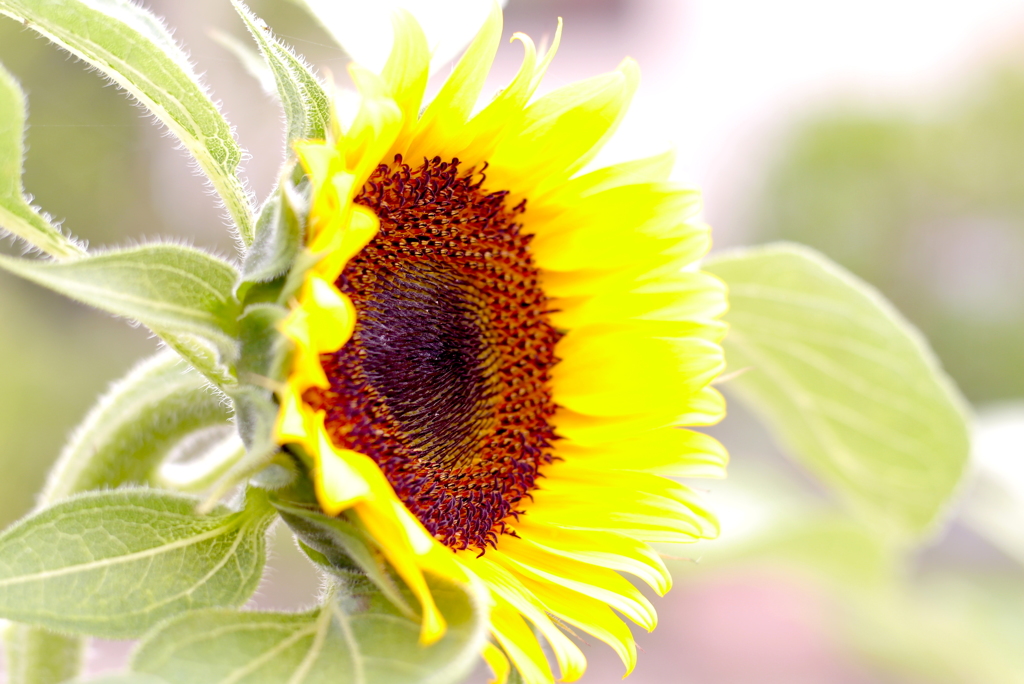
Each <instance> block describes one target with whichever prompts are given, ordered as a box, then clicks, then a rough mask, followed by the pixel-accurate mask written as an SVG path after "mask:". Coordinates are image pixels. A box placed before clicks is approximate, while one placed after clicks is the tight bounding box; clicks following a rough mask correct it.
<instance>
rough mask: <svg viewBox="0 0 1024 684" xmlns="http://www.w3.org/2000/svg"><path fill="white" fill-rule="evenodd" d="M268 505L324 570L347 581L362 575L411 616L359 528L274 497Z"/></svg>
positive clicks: (343, 519) (345, 520)
mask: <svg viewBox="0 0 1024 684" xmlns="http://www.w3.org/2000/svg"><path fill="white" fill-rule="evenodd" d="M271 503H273V505H274V507H275V508H277V511H278V513H280V514H281V518H282V519H283V520H284V521H285V523H286V524H287V525H288V527H290V528H291V530H292V532H294V533H295V536H296V537H297V538H298V539H299V543H300V544H301V545H302V546H303V547H304V548H303V551H305V552H306V555H307V556H309V557H310V558H311V559H313V561H314V562H316V563H318V564H320V565H321V566H322V567H323V569H324V570H326V571H327V572H329V573H331V574H332V575H335V576H336V577H339V578H342V579H346V580H351V579H352V577H353V575H357V576H358V575H365V577H366V579H368V580H370V581H371V582H372V583H373V584H374V586H376V588H377V589H378V590H379V591H380V592H381V593H382V594H383V595H384V596H385V597H386V598H387V599H388V600H389V601H391V603H392V604H394V606H395V608H396V609H397V610H398V611H399V612H401V613H402V614H404V615H406V616H412V615H413V611H412V608H411V607H410V604H409V602H408V601H406V600H405V597H404V596H403V595H402V592H401V590H400V589H399V588H398V583H397V582H396V581H395V579H394V578H393V577H392V576H391V573H389V572H388V566H387V563H385V562H384V559H383V558H382V557H381V555H380V553H379V552H378V551H377V550H376V549H375V548H374V546H373V543H372V542H371V541H370V539H369V538H368V537H367V535H365V534H363V532H362V530H361V529H360V528H358V527H356V526H355V525H353V524H352V523H350V522H349V521H348V520H347V519H345V518H344V517H334V518H332V517H330V516H326V515H324V514H323V513H318V512H316V511H311V510H307V509H305V508H302V507H300V506H293V505H290V504H287V503H284V502H279V501H276V500H275V499H273V498H271ZM309 550H312V551H314V552H316V553H315V554H311V553H309Z"/></svg>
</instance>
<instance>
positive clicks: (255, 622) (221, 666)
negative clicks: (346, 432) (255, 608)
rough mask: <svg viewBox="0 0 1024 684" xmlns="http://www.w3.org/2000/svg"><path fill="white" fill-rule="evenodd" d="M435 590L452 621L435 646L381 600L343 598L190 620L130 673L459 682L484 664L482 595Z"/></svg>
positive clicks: (183, 683)
mask: <svg viewBox="0 0 1024 684" xmlns="http://www.w3.org/2000/svg"><path fill="white" fill-rule="evenodd" d="M430 583H431V587H432V590H433V592H434V596H435V598H436V600H437V603H438V606H439V607H440V609H441V611H442V612H443V614H444V616H445V618H446V619H447V621H448V631H447V632H446V634H445V636H444V637H443V638H442V639H441V640H440V641H438V642H437V643H435V644H433V645H432V646H423V645H422V644H420V643H419V631H420V625H419V621H418V620H412V619H410V618H407V617H404V616H402V615H400V614H398V613H397V612H395V610H394V608H392V607H391V604H389V603H388V602H386V601H383V600H381V599H380V597H379V596H362V597H345V599H347V600H345V599H343V600H342V601H337V600H333V599H331V600H329V601H328V603H327V605H325V606H323V607H321V608H320V609H318V610H316V611H313V612H310V613H299V614H289V613H256V612H253V613H246V612H241V613H240V612H235V611H228V610H205V611H198V612H195V613H189V614H186V615H183V616H181V617H180V618H177V619H175V620H172V621H170V622H168V623H166V624H164V625H162V626H161V627H160V628H158V629H157V630H155V632H154V633H152V634H150V635H149V636H148V637H147V638H146V639H145V640H144V641H143V643H142V644H141V646H140V647H139V650H138V651H137V652H136V653H135V655H134V657H133V659H132V667H133V669H135V670H137V671H139V672H146V673H152V674H156V675H159V676H160V677H163V678H164V679H166V680H167V681H168V682H169V683H170V684H195V682H204V683H206V684H228V683H229V682H230V683H231V684H281V683H282V682H292V683H294V684H299V683H300V682H301V683H302V684H320V683H323V684H454V683H455V682H460V681H462V680H463V678H464V677H465V676H466V675H468V674H469V671H470V670H471V669H472V667H473V666H474V665H475V664H476V662H478V660H479V651H480V648H481V646H482V645H483V640H484V638H485V630H486V624H487V621H486V619H485V615H486V609H485V608H484V607H483V604H482V603H481V602H480V601H479V598H478V597H477V596H476V594H475V592H474V593H470V591H469V590H467V589H466V588H463V587H460V586H457V585H454V584H451V583H449V582H445V581H442V580H440V579H436V578H432V579H431V580H430Z"/></svg>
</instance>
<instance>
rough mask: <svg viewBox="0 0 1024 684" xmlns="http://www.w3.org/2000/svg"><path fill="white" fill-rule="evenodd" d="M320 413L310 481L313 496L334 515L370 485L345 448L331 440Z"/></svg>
mask: <svg viewBox="0 0 1024 684" xmlns="http://www.w3.org/2000/svg"><path fill="white" fill-rule="evenodd" d="M323 421H324V414H323V412H321V413H319V414H318V415H317V422H318V426H317V449H316V455H315V458H316V466H315V471H314V473H313V484H314V485H315V487H316V498H317V501H319V502H320V506H321V507H322V508H323V509H324V512H325V513H327V515H337V514H338V513H341V512H342V511H343V510H345V509H347V508H349V507H351V506H352V504H354V503H355V502H357V501H360V500H362V499H364V498H366V497H367V496H368V495H369V494H370V485H369V483H367V481H366V480H365V479H363V477H362V476H361V475H360V474H359V471H358V469H357V468H355V467H353V465H352V463H351V461H352V459H353V457H354V456H360V455H361V454H357V453H356V452H354V451H349V450H348V449H339V448H337V447H335V446H334V444H333V443H332V442H331V438H330V436H328V434H327V430H326V429H325V428H324V426H323Z"/></svg>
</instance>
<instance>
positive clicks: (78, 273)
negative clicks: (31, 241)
mask: <svg viewBox="0 0 1024 684" xmlns="http://www.w3.org/2000/svg"><path fill="white" fill-rule="evenodd" d="M2 1H3V0H0V2H2ZM0 268H3V269H4V270H7V271H10V272H11V273H14V274H16V275H19V276H21V277H23V278H25V279H27V280H31V281H32V282H34V283H36V284H38V285H42V286H43V287H46V288H49V289H51V290H54V291H55V292H59V293H61V294H63V295H66V296H68V297H70V298H72V299H75V300H77V301H80V302H83V303H85V304H90V305H92V306H95V307H96V308H98V309H103V310H104V311H107V312H110V313H112V314H115V315H117V316H125V317H127V318H131V319H134V320H137V321H139V322H141V323H143V324H144V325H146V326H147V327H149V328H151V329H152V330H153V331H154V332H156V333H157V334H166V335H167V337H168V338H169V339H167V341H168V343H169V344H171V345H172V346H173V347H174V348H175V349H176V350H177V351H179V352H181V353H182V354H183V355H184V356H185V357H186V358H187V359H188V360H189V361H192V360H193V358H195V359H196V360H197V363H196V366H197V368H199V370H207V368H206V367H210V366H211V362H210V361H209V360H208V359H206V360H204V358H203V357H204V355H206V356H208V355H209V354H210V353H211V350H210V349H209V346H210V345H211V344H212V345H213V347H214V350H215V351H216V354H217V355H219V357H220V358H222V359H223V358H226V359H231V360H233V359H234V357H235V356H236V355H237V353H238V350H237V342H236V341H235V339H234V334H235V328H236V327H237V322H236V319H237V317H238V314H239V313H240V311H239V305H238V303H237V302H236V301H235V298H234V295H233V294H232V292H233V290H234V285H235V281H236V280H237V279H238V272H237V271H236V270H235V269H234V267H232V266H231V265H230V264H228V263H227V262H225V261H221V260H220V259H218V258H216V257H214V256H211V255H209V254H207V253H206V252H202V251H199V250H197V249H194V248H191V247H184V246H182V245H170V244H154V245H144V246H141V247H133V248H129V249H123V250H117V251H111V252H104V253H100V254H94V255H89V256H86V257H82V258H79V259H74V260H68V261H63V262H52V261H40V260H32V259H16V258H12V257H7V256H0ZM204 340H205V341H207V342H206V343H205V345H206V349H205V350H204V348H203V341H204ZM221 374H223V372H221ZM215 379H222V378H215ZM228 379H230V378H228Z"/></svg>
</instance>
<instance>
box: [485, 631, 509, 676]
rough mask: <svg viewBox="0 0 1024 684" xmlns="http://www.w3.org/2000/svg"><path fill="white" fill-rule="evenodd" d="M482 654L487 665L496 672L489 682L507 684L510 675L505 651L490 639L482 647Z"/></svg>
mask: <svg viewBox="0 0 1024 684" xmlns="http://www.w3.org/2000/svg"><path fill="white" fill-rule="evenodd" d="M480 655H481V656H483V659H484V661H485V662H486V663H487V666H488V667H490V668H491V672H493V673H494V679H492V680H490V681H489V682H488V683H487V684H505V682H507V681H508V675H509V664H508V658H506V657H505V653H504V652H503V651H502V650H501V649H500V648H498V647H497V646H495V645H494V644H492V643H491V642H490V641H488V642H487V643H485V644H484V647H483V648H482V649H481V651H480Z"/></svg>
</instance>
